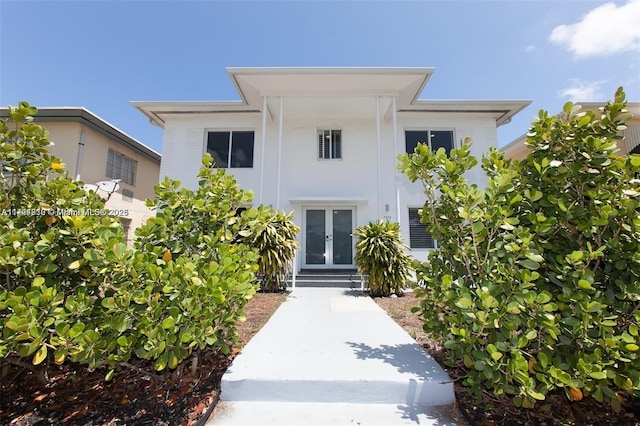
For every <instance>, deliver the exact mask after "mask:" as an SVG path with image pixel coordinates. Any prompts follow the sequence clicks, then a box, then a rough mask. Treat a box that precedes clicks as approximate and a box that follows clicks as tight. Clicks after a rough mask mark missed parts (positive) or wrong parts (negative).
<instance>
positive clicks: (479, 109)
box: [131, 67, 530, 127]
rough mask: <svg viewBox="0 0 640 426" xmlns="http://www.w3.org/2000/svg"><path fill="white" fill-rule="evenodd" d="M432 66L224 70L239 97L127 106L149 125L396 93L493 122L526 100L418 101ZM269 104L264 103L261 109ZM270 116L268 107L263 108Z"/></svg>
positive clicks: (407, 100)
mask: <svg viewBox="0 0 640 426" xmlns="http://www.w3.org/2000/svg"><path fill="white" fill-rule="evenodd" d="M433 71H434V69H433V68H411V67H409V68H384V67H383V68H380V67H378V68H372V67H359V68H356V67H313V68H311V67H302V68H300V67H297V68H268V67H267V68H227V72H228V74H229V77H230V78H231V81H232V82H233V84H234V86H235V88H236V90H237V92H238V94H239V96H240V100H239V101H212V102H208V101H202V102H138V101H134V102H131V104H132V105H133V106H134V107H135V108H137V109H138V110H139V111H140V112H142V113H143V114H144V115H146V116H147V117H148V118H149V120H150V122H151V123H152V124H155V125H157V126H159V127H164V124H165V121H166V118H167V116H170V115H181V114H212V113H226V112H235V113H240V112H242V113H259V112H262V109H263V99H264V97H279V96H285V97H289V98H291V97H297V98H313V97H325V98H328V97H336V98H346V97H350V98H358V97H362V98H365V97H369V98H370V97H375V96H383V97H396V109H397V111H422V112H434V113H465V114H469V113H478V114H483V115H485V116H486V115H487V114H489V115H490V116H491V117H493V118H494V119H495V121H496V126H501V125H503V124H506V123H508V122H509V121H510V120H511V117H513V116H514V115H515V114H517V113H518V112H520V111H521V110H522V109H524V108H525V107H526V106H527V105H529V104H530V101H521V100H516V101H500V100H498V101H492V100H488V101H485V100H477V101H476V100H473V101H466V100H419V99H418V96H419V95H420V93H422V90H423V89H424V87H425V86H426V84H427V82H428V81H429V78H430V77H431V75H432V74H433ZM268 108H269V106H267V109H268ZM267 113H268V114H269V115H271V111H267Z"/></svg>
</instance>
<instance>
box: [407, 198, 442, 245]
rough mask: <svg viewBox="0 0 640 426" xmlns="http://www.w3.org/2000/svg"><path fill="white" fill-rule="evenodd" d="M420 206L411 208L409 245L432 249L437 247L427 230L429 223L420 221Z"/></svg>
mask: <svg viewBox="0 0 640 426" xmlns="http://www.w3.org/2000/svg"><path fill="white" fill-rule="evenodd" d="M419 210H420V209H418V208H414V207H410V208H409V246H410V247H411V248H412V249H425V248H426V249H432V248H435V247H436V245H435V241H434V240H433V236H432V235H431V233H430V232H427V225H425V224H424V223H421V222H420V214H419Z"/></svg>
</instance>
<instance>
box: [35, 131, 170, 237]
mask: <svg viewBox="0 0 640 426" xmlns="http://www.w3.org/2000/svg"><path fill="white" fill-rule="evenodd" d="M37 123H38V124H40V125H42V126H44V127H45V128H46V129H47V130H48V131H49V139H50V140H51V141H52V142H53V143H54V145H53V146H51V147H50V148H49V151H50V152H51V153H52V154H54V155H56V156H57V157H60V159H61V160H62V162H63V163H65V165H66V170H67V173H68V174H69V175H70V176H71V177H73V178H76V177H78V175H79V179H80V180H81V181H83V182H84V183H87V184H93V183H96V182H99V181H105V180H110V178H108V177H107V176H106V166H107V153H108V150H109V148H111V149H112V150H114V151H116V152H119V153H121V154H124V155H126V156H127V157H129V158H131V159H133V160H135V161H137V164H136V174H135V179H134V185H129V184H126V183H124V182H121V183H120V189H119V190H118V191H117V192H116V193H114V194H113V195H112V196H111V197H110V199H109V200H108V201H107V203H106V208H107V209H109V210H114V211H122V210H125V211H126V212H127V213H128V214H123V215H119V216H120V217H122V218H123V219H128V220H130V221H131V222H130V229H129V234H128V238H129V239H131V238H133V230H134V229H135V228H136V227H138V226H140V225H141V224H142V223H143V222H144V221H145V220H146V219H147V218H149V217H152V216H153V215H154V213H153V211H151V210H150V209H149V208H147V207H146V206H145V201H146V199H147V198H153V196H154V192H153V188H154V186H155V184H156V183H158V173H159V170H160V166H159V164H157V163H155V162H153V161H151V160H150V159H148V158H147V157H144V156H143V155H141V154H139V153H137V152H135V151H133V150H132V149H130V148H128V147H126V146H124V145H122V144H120V143H118V142H116V141H114V140H112V139H110V138H108V137H106V136H105V135H103V134H101V133H99V132H97V131H95V130H93V129H91V128H89V127H88V126H86V125H83V124H80V123H77V122H47V121H37ZM81 131H84V148H83V152H82V163H81V166H80V167H79V168H78V167H77V159H78V149H79V142H80V139H81ZM123 189H128V190H130V191H132V192H133V198H132V199H131V200H130V201H129V200H127V199H126V198H125V197H123V195H122V190H123Z"/></svg>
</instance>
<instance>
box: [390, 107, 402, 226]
mask: <svg viewBox="0 0 640 426" xmlns="http://www.w3.org/2000/svg"><path fill="white" fill-rule="evenodd" d="M391 105H392V107H391V108H392V113H391V114H392V116H391V117H392V120H393V150H394V154H395V157H394V159H395V161H398V155H400V150H399V149H398V114H397V111H396V97H395V96H394V97H393V98H392V100H391ZM405 150H406V149H405ZM395 175H396V178H395V186H396V187H395V190H396V221H397V222H398V225H400V227H401V228H402V220H400V218H401V217H402V216H401V212H400V185H399V182H400V177H401V176H400V170H398V168H397V167H396V168H395Z"/></svg>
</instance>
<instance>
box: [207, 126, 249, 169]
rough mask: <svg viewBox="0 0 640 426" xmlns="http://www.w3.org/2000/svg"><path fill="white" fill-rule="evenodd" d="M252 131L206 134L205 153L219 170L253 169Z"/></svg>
mask: <svg viewBox="0 0 640 426" xmlns="http://www.w3.org/2000/svg"><path fill="white" fill-rule="evenodd" d="M253 138H254V132H253V131H230V132H208V134H207V152H208V153H209V154H211V156H212V157H213V161H214V162H215V165H216V167H219V168H221V169H222V168H251V167H253Z"/></svg>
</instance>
